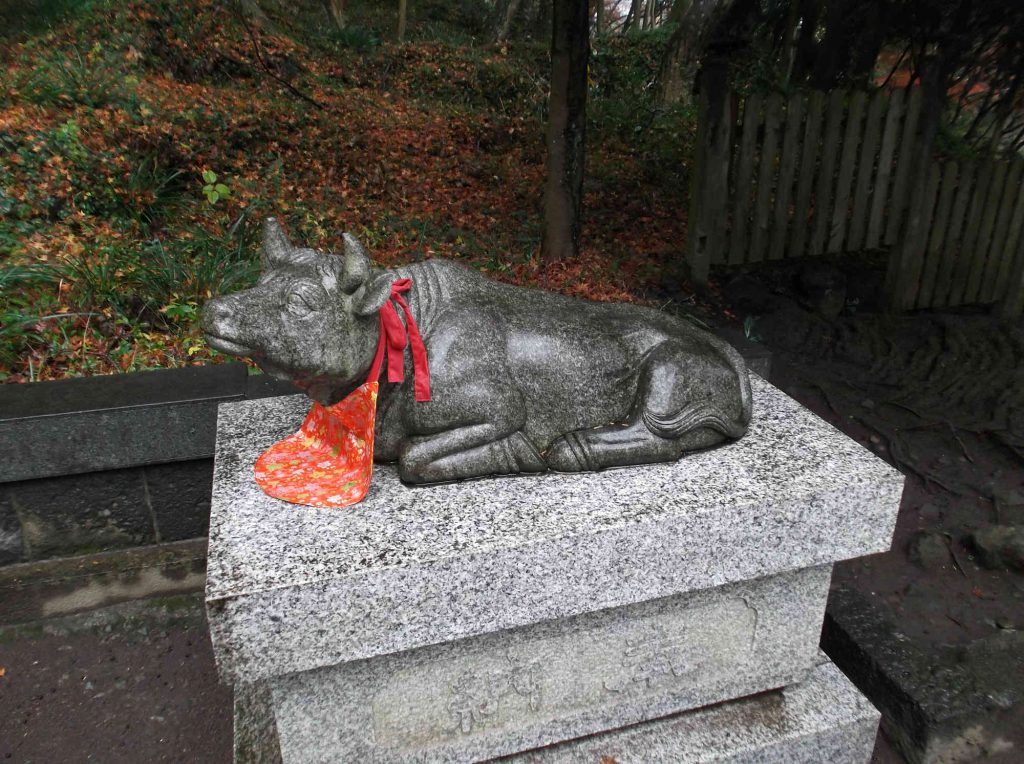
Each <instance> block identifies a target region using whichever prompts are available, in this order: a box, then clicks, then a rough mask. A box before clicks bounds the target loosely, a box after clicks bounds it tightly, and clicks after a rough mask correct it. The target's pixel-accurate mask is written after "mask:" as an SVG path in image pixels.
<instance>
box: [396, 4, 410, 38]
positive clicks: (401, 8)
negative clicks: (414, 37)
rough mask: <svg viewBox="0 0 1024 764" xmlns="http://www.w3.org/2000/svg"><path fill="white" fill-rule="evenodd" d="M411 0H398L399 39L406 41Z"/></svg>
mask: <svg viewBox="0 0 1024 764" xmlns="http://www.w3.org/2000/svg"><path fill="white" fill-rule="evenodd" d="M408 6H409V0H398V41H399V42H404V41H405V18H406V12H407V11H408Z"/></svg>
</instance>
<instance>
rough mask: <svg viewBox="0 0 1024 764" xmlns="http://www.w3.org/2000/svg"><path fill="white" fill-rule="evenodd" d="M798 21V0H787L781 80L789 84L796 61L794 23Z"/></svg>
mask: <svg viewBox="0 0 1024 764" xmlns="http://www.w3.org/2000/svg"><path fill="white" fill-rule="evenodd" d="M799 21H800V0H789V10H788V11H787V12H786V28H785V29H784V30H783V31H782V60H781V62H780V63H781V65H782V82H783V84H789V78H790V77H792V76H793V63H794V62H795V61H796V25H797V24H798V23H799Z"/></svg>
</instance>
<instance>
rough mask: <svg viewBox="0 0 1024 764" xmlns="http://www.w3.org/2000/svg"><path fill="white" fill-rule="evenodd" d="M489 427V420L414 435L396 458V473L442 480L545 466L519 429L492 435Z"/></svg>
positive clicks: (414, 478) (417, 480) (537, 469)
mask: <svg viewBox="0 0 1024 764" xmlns="http://www.w3.org/2000/svg"><path fill="white" fill-rule="evenodd" d="M493 431H494V426H493V425H490V424H482V425H471V426H469V427H463V428H459V429H458V430H453V431H450V432H446V433H441V434H439V435H434V436H431V437H429V438H418V439H415V440H413V441H411V442H410V444H409V445H408V446H407V448H406V449H405V451H404V452H403V454H402V456H401V458H400V459H399V464H398V469H399V474H400V475H401V478H402V480H404V481H405V482H407V483H443V482H447V481H451V480H463V479H466V478H474V477H482V476H484V475H515V474H518V473H521V472H543V471H544V470H545V469H547V465H546V464H545V463H544V460H543V459H542V458H541V456H540V454H539V453H538V451H537V449H536V448H534V446H533V444H532V443H531V442H530V441H529V440H528V439H527V438H526V436H525V435H523V434H522V433H521V432H514V433H512V434H511V435H508V436H505V437H498V438H497V439H493V435H494V432H493ZM481 441H485V442H483V443H481ZM477 444H479V445H477Z"/></svg>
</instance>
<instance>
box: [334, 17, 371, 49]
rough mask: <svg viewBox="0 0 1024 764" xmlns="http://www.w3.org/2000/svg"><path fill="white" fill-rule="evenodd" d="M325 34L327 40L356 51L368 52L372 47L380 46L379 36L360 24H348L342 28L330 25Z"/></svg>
mask: <svg viewBox="0 0 1024 764" xmlns="http://www.w3.org/2000/svg"><path fill="white" fill-rule="evenodd" d="M326 36H327V40H328V42H330V43H333V44H334V45H336V46H337V47H339V48H347V49H348V50H352V51H355V52H356V53H368V52H369V51H371V50H373V49H374V48H378V47H380V37H378V36H377V35H376V34H375V33H374V32H373V30H371V29H368V28H366V27H362V26H356V25H352V24H350V25H348V26H346V27H345V28H344V29H338V28H337V27H332V28H331V31H330V32H328V33H327V35H326Z"/></svg>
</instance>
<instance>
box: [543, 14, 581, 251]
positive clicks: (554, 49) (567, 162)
mask: <svg viewBox="0 0 1024 764" xmlns="http://www.w3.org/2000/svg"><path fill="white" fill-rule="evenodd" d="M589 27H590V8H589V3H588V1H587V0H554V6H553V13H552V20H551V94H550V100H549V102H548V132H547V144H548V157H547V185H546V187H545V189H544V240H543V242H542V244H541V257H542V259H544V260H545V261H548V262H551V261H557V260H565V259H567V258H572V257H576V256H577V255H578V254H579V247H580V217H581V213H582V208H583V163H584V158H585V155H586V152H585V146H586V142H585V131H586V124H587V62H588V59H589V57H590V28H589Z"/></svg>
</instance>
